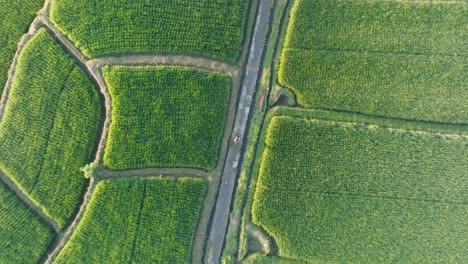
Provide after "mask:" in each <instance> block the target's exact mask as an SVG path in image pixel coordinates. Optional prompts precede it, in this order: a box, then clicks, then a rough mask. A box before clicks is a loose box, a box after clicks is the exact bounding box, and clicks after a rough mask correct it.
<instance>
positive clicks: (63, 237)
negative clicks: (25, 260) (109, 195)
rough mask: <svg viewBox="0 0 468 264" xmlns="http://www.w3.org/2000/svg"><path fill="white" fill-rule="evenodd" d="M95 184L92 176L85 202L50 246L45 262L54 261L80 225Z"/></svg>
mask: <svg viewBox="0 0 468 264" xmlns="http://www.w3.org/2000/svg"><path fill="white" fill-rule="evenodd" d="M95 186H96V184H95V180H94V178H91V179H90V181H89V185H88V189H87V190H86V193H85V194H84V196H83V203H81V205H80V209H79V211H78V213H77V214H76V216H75V218H74V219H73V221H72V222H71V224H70V225H69V226H68V227H67V229H66V230H65V232H63V234H60V235H59V237H58V238H57V240H56V241H55V242H54V244H53V245H52V246H51V247H50V250H49V252H48V253H47V256H46V257H47V259H46V260H45V261H44V264H51V263H52V262H53V261H54V259H55V258H56V257H57V255H58V253H60V251H61V250H62V248H63V247H64V246H65V244H66V243H67V241H68V239H69V238H70V236H71V235H72V234H73V231H75V229H76V226H77V225H78V223H79V222H80V221H81V219H82V218H83V216H84V211H85V210H86V208H87V207H88V204H89V201H90V200H91V196H92V194H93V191H94V188H95Z"/></svg>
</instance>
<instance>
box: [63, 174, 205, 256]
mask: <svg viewBox="0 0 468 264" xmlns="http://www.w3.org/2000/svg"><path fill="white" fill-rule="evenodd" d="M205 189H206V181H205V180H201V179H189V178H185V179H174V178H148V179H119V180H112V181H101V182H99V183H98V185H97V186H96V190H95V193H94V194H93V197H92V199H91V201H90V204H89V206H88V207H87V209H86V212H85V215H84V218H83V220H82V221H81V222H80V224H79V226H78V227H77V229H76V231H75V232H74V234H73V236H72V237H71V239H70V240H69V241H68V243H67V244H66V245H65V248H64V249H63V251H62V252H61V253H60V255H59V256H58V258H57V260H56V263H102V262H103V261H104V262H105V263H188V262H189V259H190V249H191V243H192V239H193V234H194V232H195V229H196V225H197V223H198V215H199V212H200V210H201V205H202V201H203V199H204V196H205Z"/></svg>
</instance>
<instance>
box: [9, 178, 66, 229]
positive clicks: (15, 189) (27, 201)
mask: <svg viewBox="0 0 468 264" xmlns="http://www.w3.org/2000/svg"><path fill="white" fill-rule="evenodd" d="M0 179H1V180H2V181H3V183H5V184H6V185H7V186H8V187H9V188H10V189H11V190H12V191H13V192H14V193H15V194H16V196H18V197H19V198H20V200H21V201H23V202H24V203H25V204H26V205H27V206H28V207H29V208H30V209H31V210H33V212H35V213H36V215H38V216H39V217H40V218H41V219H42V220H44V222H46V223H47V224H49V225H50V226H51V227H52V228H53V229H54V231H55V233H57V234H58V235H61V233H62V230H61V229H60V227H59V225H58V223H57V222H56V221H55V220H54V219H52V218H50V217H49V216H48V215H47V214H46V213H45V212H44V211H43V210H42V209H41V208H40V207H39V206H37V205H36V203H34V202H33V201H32V200H31V198H30V197H29V196H28V195H27V194H25V193H24V192H23V191H21V190H20V188H19V187H18V186H17V185H16V184H15V183H14V182H13V181H12V180H11V179H10V178H9V177H8V176H7V175H6V174H5V173H4V172H3V171H1V170H0Z"/></svg>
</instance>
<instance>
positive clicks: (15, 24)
mask: <svg viewBox="0 0 468 264" xmlns="http://www.w3.org/2000/svg"><path fill="white" fill-rule="evenodd" d="M43 4H44V1H42V0H40V1H38V0H0V7H1V8H0V17H1V19H0V21H1V23H0V94H1V92H2V90H3V86H4V85H5V83H6V80H7V76H8V70H9V69H10V65H11V63H12V60H13V57H14V56H15V52H16V48H17V47H18V42H19V41H20V39H21V36H22V35H23V34H24V33H26V32H27V31H28V27H29V24H30V23H31V22H32V20H33V19H34V16H35V14H36V12H38V11H39V9H40V8H41V7H42V5H43Z"/></svg>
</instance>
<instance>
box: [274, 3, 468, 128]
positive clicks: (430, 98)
mask: <svg viewBox="0 0 468 264" xmlns="http://www.w3.org/2000/svg"><path fill="white" fill-rule="evenodd" d="M467 11H468V5H467V3H466V1H434V2H431V1H362V0H358V1H349V0H331V1H329V0H297V1H295V4H294V7H293V9H292V11H291V18H290V22H289V25H288V31H287V34H286V40H285V43H284V47H283V51H282V56H281V66H280V70H279V81H280V83H281V84H282V85H284V86H286V87H288V88H290V89H291V90H293V91H294V92H295V94H296V96H297V100H298V103H299V104H300V105H302V106H305V107H313V108H322V109H336V110H344V111H352V112H358V113H365V114H372V115H378V116H389V117H398V118H404V119H412V120H425V121H435V122H443V123H459V124H466V123H467V122H468V106H467V104H466V102H467V101H468V86H467V85H468V74H467V72H468V71H467V65H468V60H467V56H466V55H467V54H466V51H467V50H468V16H467V15H466V14H467Z"/></svg>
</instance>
